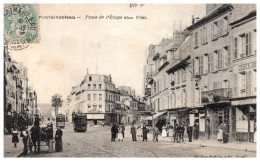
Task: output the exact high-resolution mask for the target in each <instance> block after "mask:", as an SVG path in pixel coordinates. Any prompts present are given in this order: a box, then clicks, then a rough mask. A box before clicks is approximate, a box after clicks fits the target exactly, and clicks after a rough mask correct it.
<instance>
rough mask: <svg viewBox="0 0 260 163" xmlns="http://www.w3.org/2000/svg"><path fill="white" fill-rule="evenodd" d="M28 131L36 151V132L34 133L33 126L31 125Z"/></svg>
mask: <svg viewBox="0 0 260 163" xmlns="http://www.w3.org/2000/svg"><path fill="white" fill-rule="evenodd" d="M30 131H31V138H32V145H33V146H34V153H36V141H37V133H36V128H35V126H32V128H31V130H30Z"/></svg>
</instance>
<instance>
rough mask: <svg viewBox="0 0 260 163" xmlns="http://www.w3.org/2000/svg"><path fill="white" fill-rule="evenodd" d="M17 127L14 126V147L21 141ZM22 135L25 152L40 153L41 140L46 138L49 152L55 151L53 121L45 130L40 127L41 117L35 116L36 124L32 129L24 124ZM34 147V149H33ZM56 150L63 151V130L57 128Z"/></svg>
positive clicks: (25, 153)
mask: <svg viewBox="0 0 260 163" xmlns="http://www.w3.org/2000/svg"><path fill="white" fill-rule="evenodd" d="M18 133H19V132H18V130H17V128H14V130H13V132H12V135H13V137H12V143H14V147H15V148H16V147H17V143H19V136H18V135H19V134H18ZM20 137H22V140H23V145H24V148H23V154H24V155H27V154H30V153H33V151H34V154H39V153H40V148H41V140H43V141H44V140H46V144H47V146H48V148H49V152H51V151H53V144H54V140H53V138H54V137H53V124H52V122H51V123H49V124H48V125H47V128H46V129H45V131H43V129H42V128H41V127H40V123H39V119H37V117H36V118H35V122H34V125H33V126H32V127H31V128H30V130H29V129H28V128H27V127H26V126H24V127H23V128H22V130H21V134H20ZM33 147H34V149H33ZM55 151H56V152H60V151H62V130H61V129H60V128H57V131H56V134H55Z"/></svg>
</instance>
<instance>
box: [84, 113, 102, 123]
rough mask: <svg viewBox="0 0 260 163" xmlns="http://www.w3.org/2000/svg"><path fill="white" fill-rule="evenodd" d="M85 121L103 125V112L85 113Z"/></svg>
mask: <svg viewBox="0 0 260 163" xmlns="http://www.w3.org/2000/svg"><path fill="white" fill-rule="evenodd" d="M87 121H88V123H89V124H93V125H103V124H104V123H105V114H94V113H92V114H91V113H87Z"/></svg>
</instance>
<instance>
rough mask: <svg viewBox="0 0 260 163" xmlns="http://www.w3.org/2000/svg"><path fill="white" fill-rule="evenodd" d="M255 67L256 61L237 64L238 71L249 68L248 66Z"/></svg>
mask: <svg viewBox="0 0 260 163" xmlns="http://www.w3.org/2000/svg"><path fill="white" fill-rule="evenodd" d="M255 67H256V61H254V62H249V63H246V64H242V65H239V66H238V70H239V71H243V70H246V69H250V68H255Z"/></svg>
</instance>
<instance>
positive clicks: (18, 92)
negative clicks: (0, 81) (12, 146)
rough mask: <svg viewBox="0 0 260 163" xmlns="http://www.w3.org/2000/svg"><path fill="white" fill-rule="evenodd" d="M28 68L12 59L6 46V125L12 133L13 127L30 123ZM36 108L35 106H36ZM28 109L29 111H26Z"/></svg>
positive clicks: (6, 129) (7, 131) (6, 130)
mask: <svg viewBox="0 0 260 163" xmlns="http://www.w3.org/2000/svg"><path fill="white" fill-rule="evenodd" d="M27 106H28V77H27V68H26V67H24V66H23V65H22V63H19V62H15V61H14V60H12V59H11V57H10V54H9V52H8V47H7V46H5V47H4V118H5V119H4V127H5V132H6V133H10V132H11V130H12V128H14V127H16V128H17V127H18V128H19V129H20V128H21V127H23V126H26V125H29V119H31V116H33V115H31V116H30V117H29V118H27V115H28V114H29V113H28V109H27ZM34 109H35V108H34ZM26 111H27V112H26Z"/></svg>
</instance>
